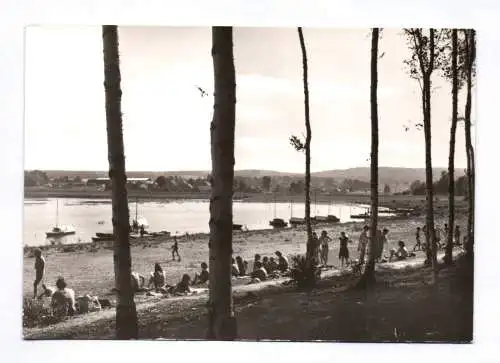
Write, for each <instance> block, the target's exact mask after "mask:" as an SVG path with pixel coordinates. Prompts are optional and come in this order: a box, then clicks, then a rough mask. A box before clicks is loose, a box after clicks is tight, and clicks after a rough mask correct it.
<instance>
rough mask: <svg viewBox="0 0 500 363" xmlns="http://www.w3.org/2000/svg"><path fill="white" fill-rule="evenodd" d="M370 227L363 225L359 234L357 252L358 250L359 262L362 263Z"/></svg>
mask: <svg viewBox="0 0 500 363" xmlns="http://www.w3.org/2000/svg"><path fill="white" fill-rule="evenodd" d="M369 230H370V227H368V226H364V227H363V231H362V232H361V234H360V235H359V243H358V252H359V264H360V265H363V264H364V263H365V254H366V246H367V245H368V241H369V238H368V231H369Z"/></svg>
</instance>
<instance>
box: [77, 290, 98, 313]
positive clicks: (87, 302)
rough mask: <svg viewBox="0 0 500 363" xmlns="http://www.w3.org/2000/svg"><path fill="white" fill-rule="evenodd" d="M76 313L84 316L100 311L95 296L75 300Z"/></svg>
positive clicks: (84, 296) (85, 296)
mask: <svg viewBox="0 0 500 363" xmlns="http://www.w3.org/2000/svg"><path fill="white" fill-rule="evenodd" d="M75 306H76V311H78V313H80V314H86V313H90V312H94V311H100V310H101V303H100V302H99V298H98V297H97V296H90V295H88V294H87V295H83V296H78V297H77V298H76V304H75Z"/></svg>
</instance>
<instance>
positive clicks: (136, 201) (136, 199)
mask: <svg viewBox="0 0 500 363" xmlns="http://www.w3.org/2000/svg"><path fill="white" fill-rule="evenodd" d="M138 201H139V198H135V221H136V222H137V223H139V221H138V220H137V203H138Z"/></svg>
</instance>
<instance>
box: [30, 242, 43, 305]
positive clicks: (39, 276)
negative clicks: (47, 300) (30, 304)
mask: <svg viewBox="0 0 500 363" xmlns="http://www.w3.org/2000/svg"><path fill="white" fill-rule="evenodd" d="M44 275H45V258H43V256H42V250H41V249H39V248H37V249H36V250H35V282H33V298H34V299H36V298H37V295H36V292H37V289H38V284H40V282H42V280H43V276H44Z"/></svg>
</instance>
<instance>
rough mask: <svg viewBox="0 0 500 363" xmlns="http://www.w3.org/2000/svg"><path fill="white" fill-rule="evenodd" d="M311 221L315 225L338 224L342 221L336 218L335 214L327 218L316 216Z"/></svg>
mask: <svg viewBox="0 0 500 363" xmlns="http://www.w3.org/2000/svg"><path fill="white" fill-rule="evenodd" d="M311 220H312V221H313V223H338V222H340V219H339V218H337V217H336V216H334V215H333V214H329V215H327V216H315V217H312V218H311Z"/></svg>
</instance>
